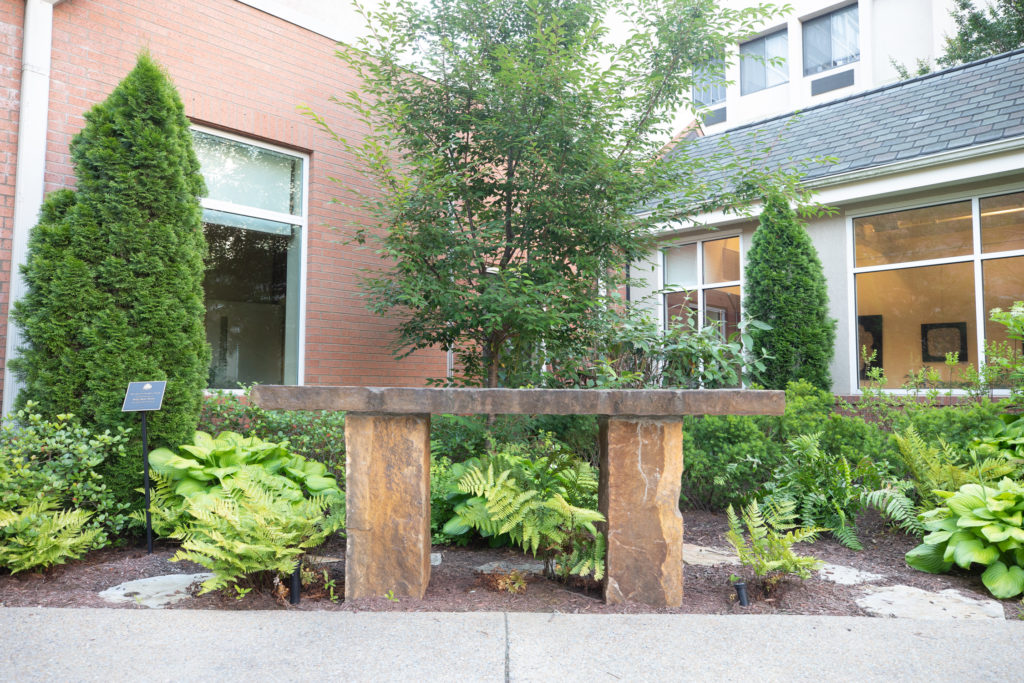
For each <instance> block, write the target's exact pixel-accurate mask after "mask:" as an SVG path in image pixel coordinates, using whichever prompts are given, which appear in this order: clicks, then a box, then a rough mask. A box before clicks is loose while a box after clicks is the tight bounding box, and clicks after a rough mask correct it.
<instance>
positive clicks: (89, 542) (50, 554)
mask: <svg viewBox="0 0 1024 683" xmlns="http://www.w3.org/2000/svg"><path fill="white" fill-rule="evenodd" d="M56 507H57V504H56V502H55V501H54V500H53V499H52V498H38V499H36V500H33V501H32V502H31V503H29V504H28V505H27V506H25V507H24V508H22V509H20V510H18V511H17V512H14V511H9V510H0V567H7V568H8V569H10V570H11V573H17V572H21V571H25V570H26V569H33V568H35V567H50V566H53V565H55V564H63V563H64V562H65V561H66V560H68V559H76V558H78V557H81V556H82V554H83V553H85V552H86V551H87V550H89V549H91V548H92V547H94V546H95V545H96V543H97V541H98V540H99V538H100V534H101V533H102V532H101V531H100V529H98V528H95V527H94V528H91V529H90V528H86V524H87V523H88V521H89V513H88V512H86V511H85V510H56Z"/></svg>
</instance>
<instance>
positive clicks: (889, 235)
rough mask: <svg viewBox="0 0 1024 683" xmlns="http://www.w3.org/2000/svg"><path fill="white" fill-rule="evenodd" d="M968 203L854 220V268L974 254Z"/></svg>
mask: <svg viewBox="0 0 1024 683" xmlns="http://www.w3.org/2000/svg"><path fill="white" fill-rule="evenodd" d="M971 224H972V218H971V203H970V202H969V201H967V202H957V203H955V204H943V205H941V206H930V207H927V208H923V209H913V210H910V211H898V212H896V213H885V214H879V215H877V216H866V217H864V218H858V219H856V220H854V222H853V228H854V238H855V243H856V252H855V253H856V265H857V267H864V266H878V265H883V264H888V263H904V262H909V261H923V260H926V259H937V258H947V257H950V256H963V255H966V254H970V253H972V252H973V251H974V242H973V237H972V229H971Z"/></svg>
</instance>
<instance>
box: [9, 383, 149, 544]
mask: <svg viewBox="0 0 1024 683" xmlns="http://www.w3.org/2000/svg"><path fill="white" fill-rule="evenodd" d="M34 407H35V405H34V404H32V403H29V404H28V405H27V406H26V408H25V409H22V410H19V411H18V412H17V413H16V414H15V415H14V420H11V421H9V422H7V423H6V424H4V425H3V426H0V510H8V511H11V510H15V509H19V508H24V507H25V506H26V505H28V504H29V503H30V502H32V501H34V500H38V499H47V500H50V501H52V502H53V505H54V507H58V508H80V509H82V510H85V511H88V512H89V513H90V519H89V522H88V525H87V528H89V529H96V530H98V531H99V532H100V533H99V534H98V535H97V537H96V543H97V545H98V546H102V545H106V544H107V543H109V542H110V540H111V538H112V537H118V536H121V535H123V534H125V533H126V532H127V531H128V530H129V529H130V527H131V526H132V525H133V522H132V520H131V517H130V506H129V505H128V504H127V503H124V502H121V500H122V498H123V496H118V495H116V494H115V492H114V491H112V490H111V488H110V486H109V485H108V484H107V482H106V480H105V479H104V477H103V476H102V475H101V474H100V471H101V470H102V467H103V465H104V463H106V462H108V461H110V460H113V459H118V458H123V457H124V452H125V444H126V443H127V441H128V437H127V435H126V434H125V433H124V432H123V431H122V432H120V433H118V434H116V435H114V434H111V433H110V432H103V433H102V434H100V433H96V432H94V431H93V430H91V429H88V428H86V427H83V426H82V425H81V424H80V423H79V422H78V420H77V419H76V418H75V416H74V415H70V414H61V415H57V416H55V417H54V418H52V419H46V418H44V417H43V416H42V415H39V414H37V413H35V412H33V410H34ZM138 470H139V474H138V480H137V481H136V482H135V485H140V484H141V482H142V462H141V458H140V459H139V465H138Z"/></svg>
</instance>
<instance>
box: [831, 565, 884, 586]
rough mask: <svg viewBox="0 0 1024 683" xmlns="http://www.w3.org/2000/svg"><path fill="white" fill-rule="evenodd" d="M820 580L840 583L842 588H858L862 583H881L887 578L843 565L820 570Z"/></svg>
mask: <svg viewBox="0 0 1024 683" xmlns="http://www.w3.org/2000/svg"><path fill="white" fill-rule="evenodd" d="M818 578H819V579H822V580H824V581H831V582H832V583H838V584H839V585H841V586H856V585H858V584H861V583H871V582H872V581H881V580H882V579H884V578H885V576H883V575H882V574H872V573H871V572H865V571H861V570H859V569H854V568H853V567H847V566H844V565H841V564H826V565H825V566H823V567H822V568H821V569H819V570H818Z"/></svg>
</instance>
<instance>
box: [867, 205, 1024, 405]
mask: <svg viewBox="0 0 1024 683" xmlns="http://www.w3.org/2000/svg"><path fill="white" fill-rule="evenodd" d="M853 239H854V285H855V292H856V311H857V342H856V348H857V350H858V359H859V360H858V367H859V374H860V380H861V382H862V383H863V382H864V381H865V380H866V371H867V370H866V368H865V366H864V363H863V360H862V359H860V358H859V356H860V349H861V348H862V347H867V349H868V351H869V353H872V352H873V353H875V354H876V358H875V360H874V362H873V363H872V365H874V366H878V367H881V368H883V369H884V370H885V374H886V377H887V379H888V386H889V387H890V388H898V387H900V386H902V385H903V384H904V383H905V382H906V381H907V379H909V378H910V377H911V376H912V375H914V374H915V373H916V372H918V371H920V370H921V369H923V368H928V367H931V368H934V369H935V370H938V371H939V373H940V375H941V376H942V379H943V381H948V382H952V383H955V382H956V381H957V378H958V377H959V376H960V375H961V374H962V373H963V372H965V371H966V370H967V369H968V367H975V368H977V367H979V365H980V364H983V363H984V362H985V344H986V343H993V342H999V343H1006V342H1007V341H1010V340H1008V339H1007V338H1006V335H1005V331H1004V328H1003V327H1002V326H1001V325H997V324H994V323H991V322H989V320H988V317H989V311H990V310H991V309H992V308H995V307H997V306H998V307H1001V308H1008V307H1009V306H1010V305H1012V304H1013V302H1014V301H1020V300H1021V299H1024V192H1018V193H1014V194H1005V195H1000V196H996V197H982V198H972V199H968V200H964V201H958V202H951V203H948V204H942V205H939V206H930V207H925V208H920V209H910V210H907V211H897V212H893V213H886V214H879V215H874V216H864V217H860V218H856V219H854V220H853ZM947 353H955V354H957V361H958V363H957V365H956V366H955V367H954V368H947V367H946V363H945V359H946V354H947Z"/></svg>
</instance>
